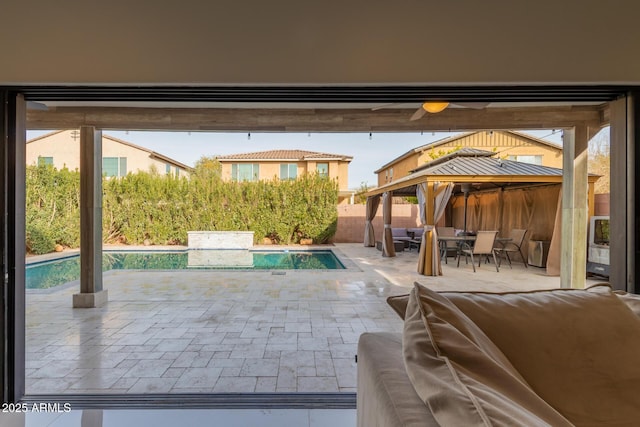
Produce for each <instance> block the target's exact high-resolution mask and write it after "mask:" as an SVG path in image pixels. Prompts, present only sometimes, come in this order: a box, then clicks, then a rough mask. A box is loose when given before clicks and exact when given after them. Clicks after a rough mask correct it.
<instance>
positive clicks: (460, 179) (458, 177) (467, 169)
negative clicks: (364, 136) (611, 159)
mask: <svg viewBox="0 0 640 427" xmlns="http://www.w3.org/2000/svg"><path fill="white" fill-rule="evenodd" d="M598 178H599V176H598V175H593V174H590V175H589V178H588V180H589V182H590V183H591V182H595V181H596V180H597V179H598ZM435 181H439V182H453V183H456V184H458V185H456V186H455V187H454V193H457V192H459V191H461V190H460V185H459V184H461V183H472V184H474V185H473V187H474V190H485V189H495V188H499V187H500V188H506V187H515V186H523V185H531V184H532V183H556V184H559V183H562V169H559V168H552V167H548V166H541V165H535V164H530V163H524V162H516V161H513V160H505V159H501V158H497V157H495V153H492V152H490V151H484V150H477V149H462V150H459V151H456V152H455V153H451V154H449V155H447V156H444V157H441V158H439V159H436V160H434V161H433V162H429V163H427V164H425V165H424V166H421V167H420V168H418V169H415V170H414V171H413V173H411V174H409V175H407V176H405V177H402V178H400V179H398V180H396V181H393V182H390V183H388V184H385V185H382V186H380V187H377V188H374V189H372V190H370V191H369V192H368V193H367V196H374V195H377V194H382V193H385V192H387V191H391V192H392V193H393V195H394V196H412V195H415V194H416V192H415V188H416V185H417V184H419V183H422V182H435Z"/></svg>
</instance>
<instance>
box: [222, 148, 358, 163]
mask: <svg viewBox="0 0 640 427" xmlns="http://www.w3.org/2000/svg"><path fill="white" fill-rule="evenodd" d="M217 159H218V160H298V161H304V160H316V159H318V160H320V159H322V160H343V161H347V162H350V161H351V160H352V159H353V157H352V156H345V155H344V154H329V153H319V152H316V151H305V150H268V151H257V152H253V153H240V154H227V155H224V156H217Z"/></svg>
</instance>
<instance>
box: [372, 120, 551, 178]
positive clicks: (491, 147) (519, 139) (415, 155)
mask: <svg viewBox="0 0 640 427" xmlns="http://www.w3.org/2000/svg"><path fill="white" fill-rule="evenodd" d="M467 147H468V148H476V149H481V150H486V151H493V152H494V153H496V154H497V155H498V157H500V158H504V159H506V160H515V161H517V162H523V163H532V164H535V165H539V166H548V167H553V168H562V147H561V146H559V145H556V144H553V143H551V142H548V141H544V140H542V139H538V138H535V137H533V136H530V135H527V134H524V133H520V132H514V131H508V130H494V131H478V132H467V133H464V134H461V135H456V136H451V137H447V138H443V139H441V140H439V141H435V142H431V143H429V144H425V145H421V146H419V147H416V148H414V149H412V150H409V151H407V152H406V153H404V154H402V155H401V156H399V157H396V158H395V159H393V160H391V161H390V162H388V163H386V164H385V165H383V166H382V167H380V168H379V169H378V170H376V171H375V173H376V174H377V175H378V186H381V185H384V184H388V183H390V182H393V181H395V180H398V179H400V178H402V177H405V176H407V175H409V174H410V173H411V172H412V171H413V170H414V169H417V168H419V167H420V166H422V165H424V164H426V163H428V162H430V161H432V160H433V159H434V158H437V157H440V156H442V155H444V154H447V153H450V152H451V151H453V150H457V149H461V148H467Z"/></svg>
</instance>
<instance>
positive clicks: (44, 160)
mask: <svg viewBox="0 0 640 427" xmlns="http://www.w3.org/2000/svg"><path fill="white" fill-rule="evenodd" d="M45 165H51V166H53V157H43V156H38V166H45Z"/></svg>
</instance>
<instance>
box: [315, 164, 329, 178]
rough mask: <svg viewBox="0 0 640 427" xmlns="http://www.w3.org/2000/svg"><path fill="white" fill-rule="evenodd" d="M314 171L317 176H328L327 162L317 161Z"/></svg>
mask: <svg viewBox="0 0 640 427" xmlns="http://www.w3.org/2000/svg"><path fill="white" fill-rule="evenodd" d="M316 172H317V173H318V175H319V176H324V177H328V176H329V163H318V164H316Z"/></svg>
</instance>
